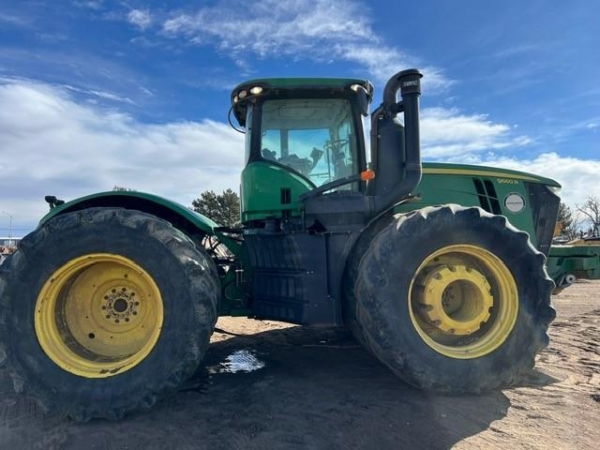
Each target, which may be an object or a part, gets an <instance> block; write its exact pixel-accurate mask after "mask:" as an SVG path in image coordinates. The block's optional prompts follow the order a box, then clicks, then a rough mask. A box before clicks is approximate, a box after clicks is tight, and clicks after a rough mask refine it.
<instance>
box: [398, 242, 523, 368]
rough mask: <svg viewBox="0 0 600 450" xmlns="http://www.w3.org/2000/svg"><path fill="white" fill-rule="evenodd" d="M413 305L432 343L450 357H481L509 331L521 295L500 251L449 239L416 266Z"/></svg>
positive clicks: (423, 332) (411, 292) (416, 325)
mask: <svg viewBox="0 0 600 450" xmlns="http://www.w3.org/2000/svg"><path fill="white" fill-rule="evenodd" d="M409 310H410V318H411V322H412V324H413V326H414V328H415V330H416V331H417V332H418V333H419V335H420V336H421V338H422V339H423V340H424V341H425V342H426V343H427V345H429V346H430V347H431V348H432V349H434V350H435V351H437V352H438V353H441V354H442V355H445V356H448V357H450V358H456V359H470V358H479V357H482V356H485V355H487V354H489V353H491V352H493V351H494V350H496V349H497V348H498V347H500V346H501V345H502V343H503V342H504V341H505V340H506V339H507V338H508V336H509V335H510V333H511V331H512V329H513V328H514V326H515V323H516V321H517V315H518V311H519V296H518V292H517V285H516V282H515V280H514V278H513V276H512V274H511V273H510V271H509V270H508V268H507V267H506V265H505V264H504V263H503V262H502V261H501V260H500V259H499V258H498V257H497V256H495V255H494V254H493V253H491V252H489V251H487V250H485V249H483V248H481V247H477V246H474V245H451V246H448V247H444V248H442V249H440V250H438V251H436V252H434V253H433V254H431V255H429V256H428V257H427V258H426V259H425V261H423V263H422V264H421V265H420V266H419V268H418V269H417V271H416V272H415V276H414V277H413V280H412V282H411V286H410V290H409Z"/></svg>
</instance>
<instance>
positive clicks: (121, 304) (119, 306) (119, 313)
mask: <svg viewBox="0 0 600 450" xmlns="http://www.w3.org/2000/svg"><path fill="white" fill-rule="evenodd" d="M103 300H104V302H103V304H102V307H101V309H102V312H103V314H104V318H105V319H106V320H108V321H109V322H112V323H116V324H119V323H122V322H129V321H130V320H132V319H133V318H134V317H135V316H137V315H138V313H139V306H140V302H139V301H137V299H136V296H135V291H133V290H131V289H127V287H124V286H118V287H114V288H112V289H110V290H109V291H108V292H106V293H105V294H104V297H103Z"/></svg>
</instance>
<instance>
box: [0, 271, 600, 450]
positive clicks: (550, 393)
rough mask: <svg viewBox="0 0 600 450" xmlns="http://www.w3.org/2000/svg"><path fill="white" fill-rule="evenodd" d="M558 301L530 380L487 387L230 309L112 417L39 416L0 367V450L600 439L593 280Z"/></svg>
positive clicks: (599, 291)
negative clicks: (156, 387)
mask: <svg viewBox="0 0 600 450" xmlns="http://www.w3.org/2000/svg"><path fill="white" fill-rule="evenodd" d="M554 302H555V307H556V309H557V311H558V318H557V320H556V321H555V322H554V323H553V325H552V326H551V330H550V336H551V339H552V341H551V345H550V347H549V348H548V349H546V350H545V351H544V352H543V353H542V354H541V355H540V356H539V358H538V362H537V365H536V370H534V371H533V372H532V373H531V374H530V376H529V379H528V380H527V382H526V383H524V385H523V386H520V387H516V388H512V389H507V390H504V391H502V392H496V393H492V394H488V395H483V396H466V397H465V396H463V397H451V396H442V395H434V394H431V393H427V392H422V391H419V390H417V389H414V388H412V387H410V386H408V385H406V384H404V383H402V382H401V381H399V380H398V379H396V377H394V376H393V375H392V374H391V373H390V372H389V371H388V370H387V369H386V368H385V367H383V366H381V365H380V364H379V363H378V362H377V361H376V360H375V359H374V358H373V357H371V356H370V355H369V354H368V353H367V352H366V351H364V350H363V349H361V348H360V347H359V346H357V345H356V343H355V342H354V341H353V340H352V338H351V336H350V335H349V333H348V331H346V330H339V329H331V328H302V327H297V326H289V325H285V324H281V323H276V322H258V321H253V320H247V319H231V318H225V319H222V320H220V321H219V323H218V324H217V326H218V331H217V332H216V333H215V335H214V338H213V343H212V345H211V348H210V349H209V351H208V353H207V355H206V358H205V365H204V366H203V367H202V368H201V369H200V370H199V371H198V373H197V374H196V376H194V377H193V378H192V380H190V382H189V383H188V384H187V385H186V386H185V387H184V389H182V390H181V391H180V392H179V393H177V394H176V395H174V396H173V397H171V398H169V399H167V400H164V401H162V402H161V403H159V404H157V405H156V406H155V407H154V408H153V409H151V410H150V411H148V412H142V413H139V414H137V415H134V416H132V417H128V418H126V419H125V420H123V421H121V422H116V423H115V422H108V421H104V420H95V421H92V422H90V423H87V424H75V423H73V422H71V421H70V420H68V419H65V418H61V417H56V416H44V415H43V414H42V413H41V411H40V410H39V409H38V408H37V406H36V405H35V403H34V402H33V401H31V400H29V399H27V398H20V397H16V396H14V395H13V394H12V388H11V383H10V382H9V380H8V378H7V376H6V375H5V374H3V373H2V372H0V449H2V450H4V449H14V450H21V449H44V450H50V449H73V450H75V449H77V450H79V449H89V450H92V449H149V450H153V449H157V450H158V449H161V450H162V449H203V448H207V449H208V448H210V449H212V450H216V449H245V450H249V449H279V448H281V449H404V448H406V449H418V448H424V449H438V448H439V449H444V448H457V449H480V448H486V449H495V448H497V449H505V448H511V449H521V448H522V449H548V448H552V449H594V448H598V442H600V281H593V282H590V281H587V282H586V281H582V282H579V283H577V284H576V285H574V286H573V287H571V288H569V289H567V290H565V291H563V293H561V294H559V295H557V296H555V297H554Z"/></svg>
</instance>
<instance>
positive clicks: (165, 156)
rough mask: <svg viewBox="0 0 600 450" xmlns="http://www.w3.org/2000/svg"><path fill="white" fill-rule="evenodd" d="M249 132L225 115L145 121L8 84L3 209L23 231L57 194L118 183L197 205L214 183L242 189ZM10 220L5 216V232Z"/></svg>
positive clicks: (57, 92) (1, 136)
mask: <svg viewBox="0 0 600 450" xmlns="http://www.w3.org/2000/svg"><path fill="white" fill-rule="evenodd" d="M242 140H243V137H242V135H240V134H239V133H237V132H235V131H233V130H232V129H231V128H230V127H229V126H228V125H225V124H223V123H218V122H214V121H210V120H203V121H200V122H176V123H168V124H163V125H160V124H159V125H157V124H144V123H141V122H139V121H137V120H136V119H134V118H132V117H131V116H129V115H126V114H122V113H119V112H118V111H114V110H106V109H101V108H98V107H96V106H93V105H89V104H78V103H77V102H76V101H75V100H74V99H73V97H71V96H70V94H69V92H68V91H67V90H64V89H59V88H55V87H50V86H48V85H44V84H40V83H33V82H30V81H29V82H28V81H23V80H21V81H18V82H13V83H9V84H2V85H0V174H1V176H0V192H2V196H1V197H0V210H3V211H7V212H9V213H10V214H12V215H13V216H14V218H13V227H14V228H15V230H17V232H18V229H19V227H21V228H23V227H30V228H31V227H32V226H34V224H35V223H36V221H37V220H38V219H39V218H40V217H41V216H42V215H43V214H44V213H45V212H46V209H47V206H46V205H45V203H44V201H43V197H44V195H50V194H51V195H56V196H58V197H59V198H64V199H72V198H75V197H78V196H81V195H86V194H90V193H93V192H98V191H103V190H110V189H112V187H113V186H115V185H118V186H124V187H128V188H132V189H136V190H139V191H146V192H153V193H156V194H158V195H163V196H164V197H166V198H170V199H173V200H175V201H179V202H180V203H182V204H184V205H190V204H191V201H192V200H193V199H194V198H196V197H198V196H199V195H200V193H201V192H202V191H204V190H207V189H213V190H215V191H218V192H220V191H222V190H224V189H227V188H232V189H234V190H237V187H238V186H239V173H240V170H241V166H242V161H243V142H242ZM6 226H8V225H6ZM4 228H5V227H4V225H3V222H2V219H1V218H0V234H3V231H4V232H5V231H6V230H4Z"/></svg>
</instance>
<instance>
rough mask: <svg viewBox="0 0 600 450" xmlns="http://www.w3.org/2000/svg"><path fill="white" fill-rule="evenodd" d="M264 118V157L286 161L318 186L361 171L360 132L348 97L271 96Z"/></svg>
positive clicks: (261, 145)
mask: <svg viewBox="0 0 600 450" xmlns="http://www.w3.org/2000/svg"><path fill="white" fill-rule="evenodd" d="M261 122H262V128H261V140H260V149H261V158H262V159H263V160H271V161H276V162H277V163H279V164H283V165H285V166H287V167H289V168H290V169H292V170H294V171H295V172H298V173H300V174H301V175H303V176H304V177H306V178H308V179H310V181H312V182H313V183H314V184H315V185H317V186H320V185H323V184H325V183H328V182H330V181H333V180H337V179H339V178H343V177H346V176H348V175H352V174H354V173H357V172H358V160H357V144H356V133H355V130H354V122H353V120H352V109H351V105H350V103H349V102H348V101H347V100H345V99H278V100H267V101H265V102H264V104H263V105H262V120H261ZM351 187H352V186H347V187H346V188H351Z"/></svg>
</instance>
